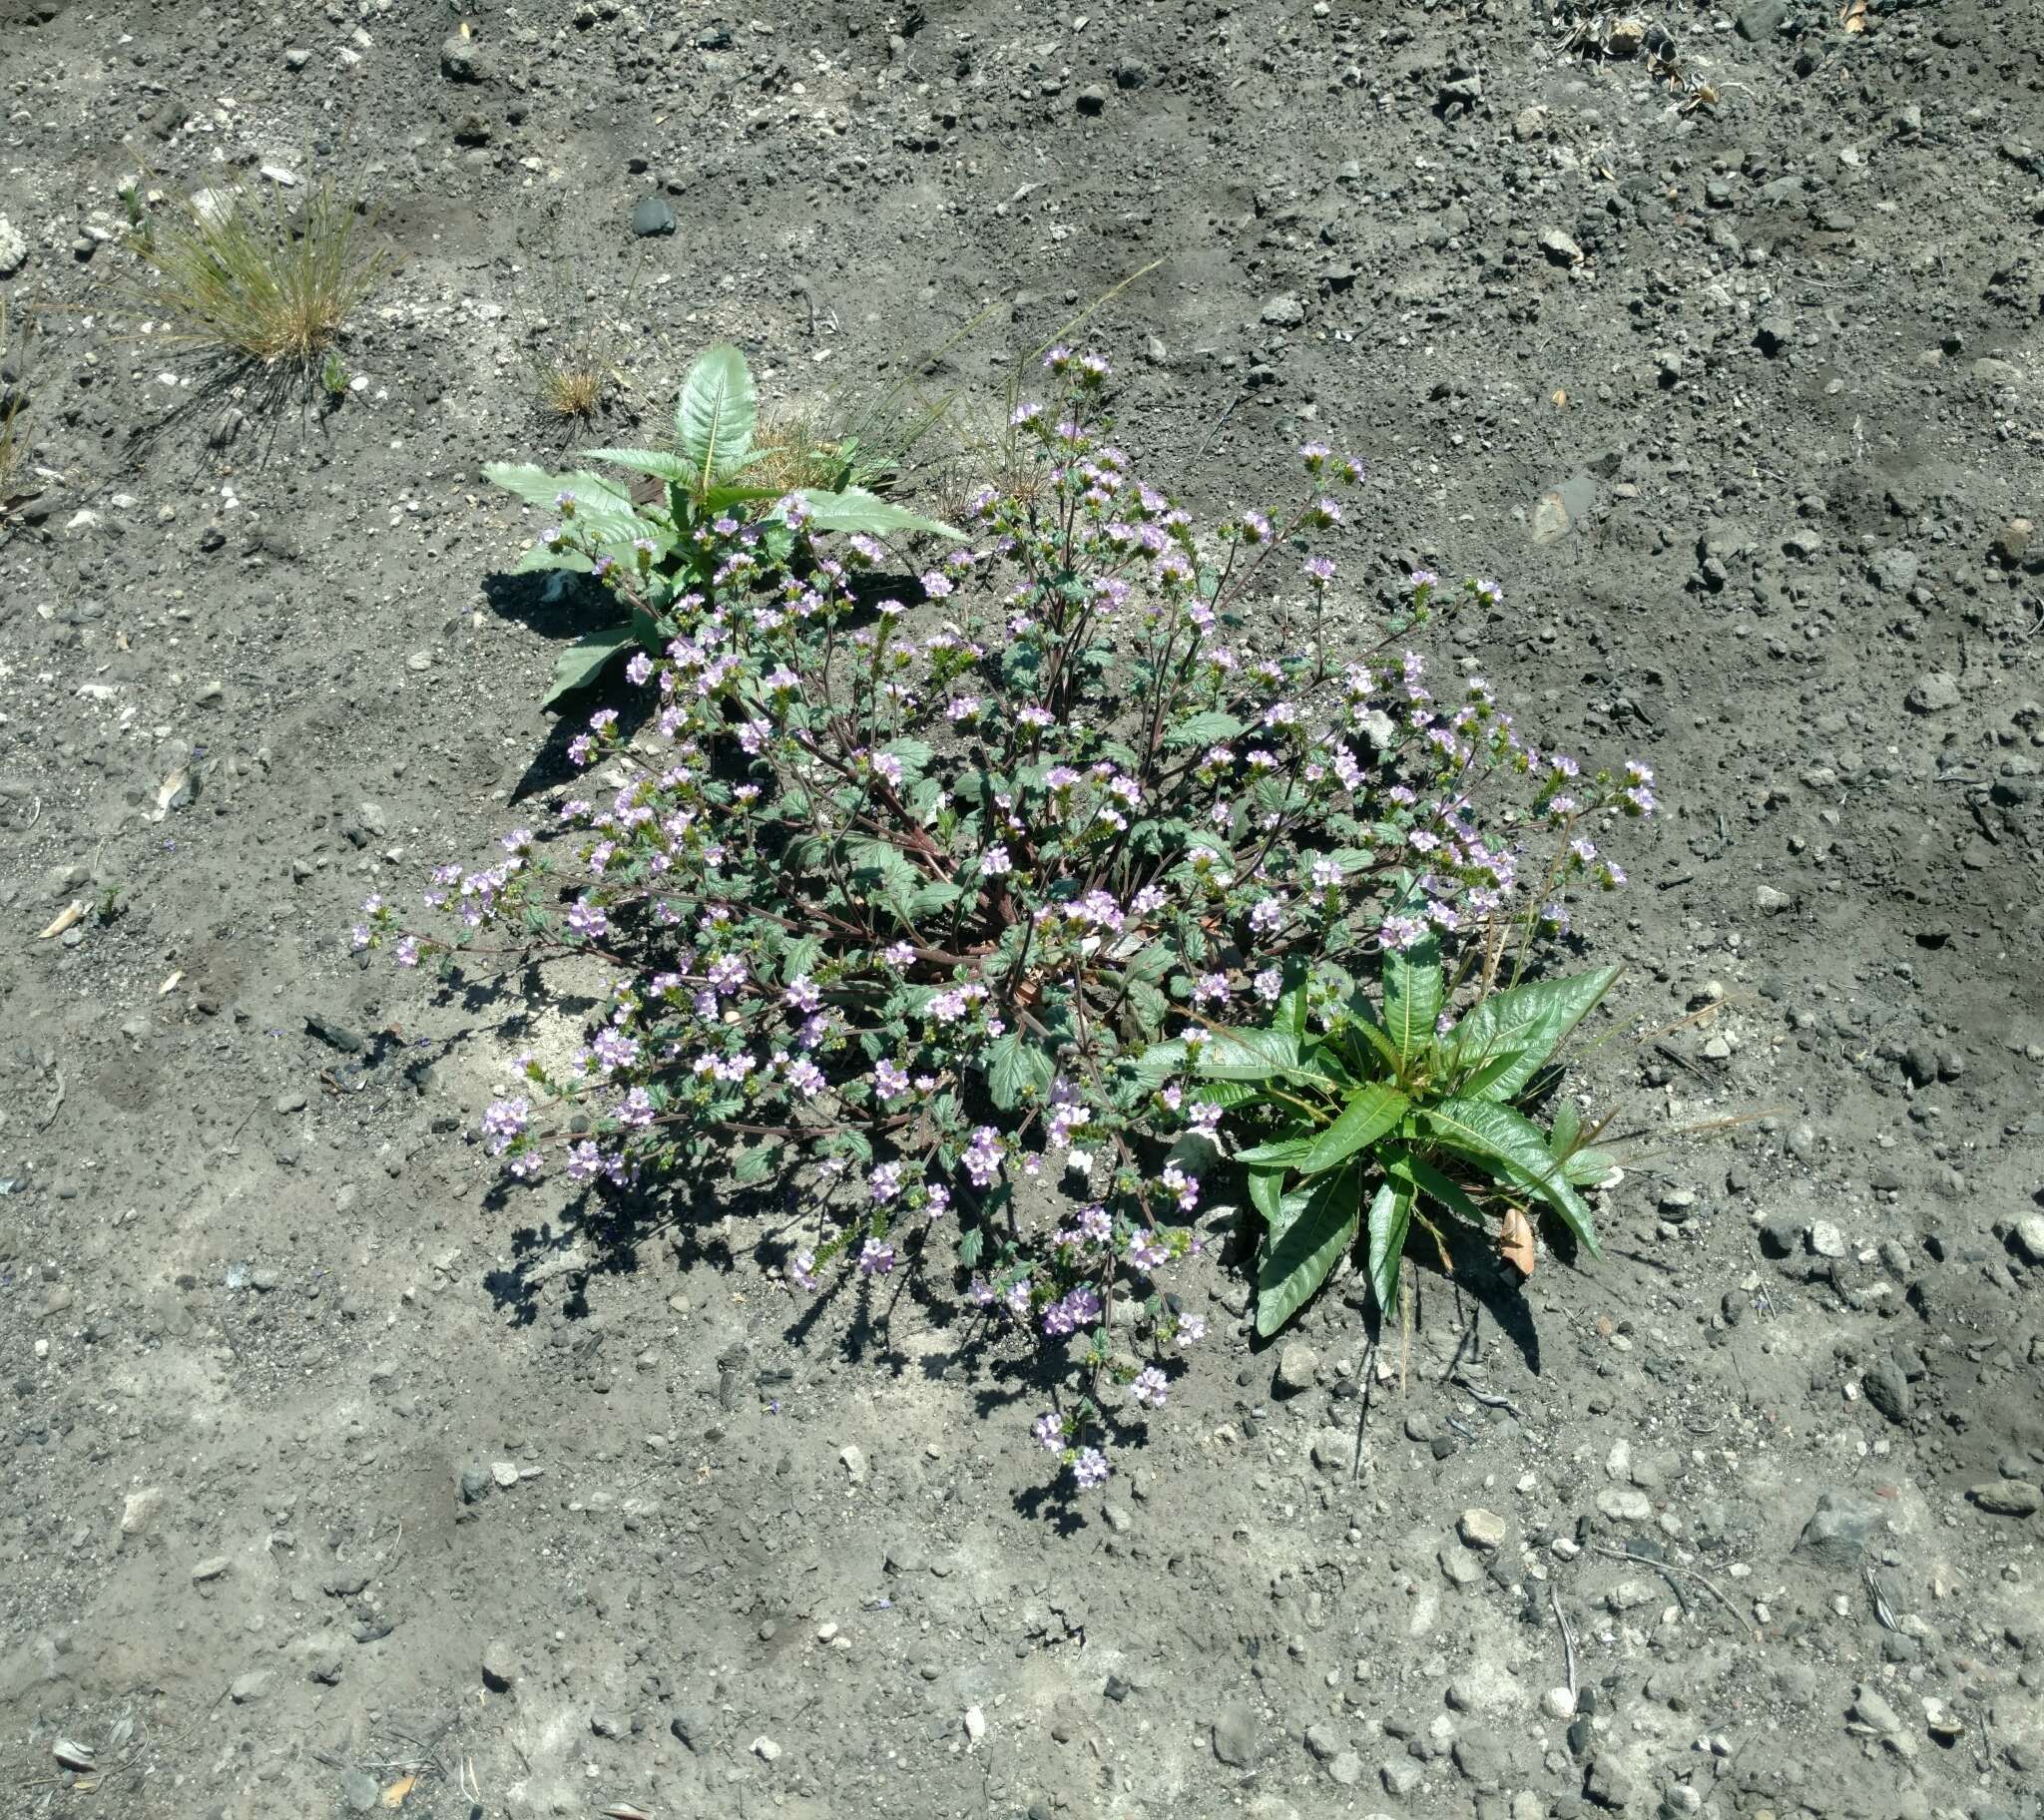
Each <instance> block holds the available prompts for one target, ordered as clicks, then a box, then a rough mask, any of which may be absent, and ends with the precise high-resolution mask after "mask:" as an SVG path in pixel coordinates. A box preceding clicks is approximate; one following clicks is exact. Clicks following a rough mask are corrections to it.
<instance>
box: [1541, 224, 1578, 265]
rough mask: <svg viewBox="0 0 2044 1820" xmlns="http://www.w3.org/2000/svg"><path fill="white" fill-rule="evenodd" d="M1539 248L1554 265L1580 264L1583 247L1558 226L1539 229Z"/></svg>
mask: <svg viewBox="0 0 2044 1820" xmlns="http://www.w3.org/2000/svg"><path fill="white" fill-rule="evenodd" d="M1540 250H1541V251H1542V252H1544V253H1546V254H1547V256H1548V259H1549V260H1550V261H1551V262H1552V263H1554V264H1556V265H1580V264H1582V262H1583V249H1582V247H1580V246H1578V245H1577V244H1576V242H1575V241H1574V240H1573V239H1571V238H1570V237H1569V236H1568V235H1567V234H1566V233H1564V232H1563V231H1562V230H1561V229H1560V228H1542V229H1541V230H1540Z"/></svg>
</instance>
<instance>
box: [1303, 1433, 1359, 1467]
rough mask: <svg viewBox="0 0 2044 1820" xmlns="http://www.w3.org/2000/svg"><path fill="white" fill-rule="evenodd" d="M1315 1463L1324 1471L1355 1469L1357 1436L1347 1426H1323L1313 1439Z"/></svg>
mask: <svg viewBox="0 0 2044 1820" xmlns="http://www.w3.org/2000/svg"><path fill="white" fill-rule="evenodd" d="M1312 1456H1313V1464H1314V1465H1315V1466H1316V1467H1318V1468H1319V1469H1320V1471H1321V1472H1323V1473H1352V1472H1354V1471H1355V1437H1354V1436H1353V1435H1351V1434H1350V1433H1349V1432H1348V1431H1347V1430H1346V1429H1345V1428H1322V1429H1319V1430H1317V1431H1316V1432H1315V1433H1314V1435H1313V1439H1312Z"/></svg>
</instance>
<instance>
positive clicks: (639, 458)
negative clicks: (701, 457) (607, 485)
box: [582, 449, 702, 487]
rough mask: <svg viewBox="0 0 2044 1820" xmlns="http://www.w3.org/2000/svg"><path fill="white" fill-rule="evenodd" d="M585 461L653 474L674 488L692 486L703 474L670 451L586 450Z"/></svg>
mask: <svg viewBox="0 0 2044 1820" xmlns="http://www.w3.org/2000/svg"><path fill="white" fill-rule="evenodd" d="M582 459H583V460H584V461H607V462H609V463H610V464H611V465H612V466H613V467H617V468H630V469H631V470H632V471H633V472H634V473H635V474H652V475H656V476H658V477H659V478H660V479H662V480H664V481H667V482H668V483H669V484H670V485H672V486H678V487H686V486H689V485H692V484H693V483H694V482H695V480H696V479H697V477H698V476H699V474H700V473H701V471H702V470H701V467H700V465H699V466H697V467H694V468H692V467H691V466H690V465H689V464H688V463H687V462H686V461H684V460H683V459H682V458H681V457H680V456H679V455H677V454H675V453H673V452H672V451H671V450H668V449H584V450H583V451H582Z"/></svg>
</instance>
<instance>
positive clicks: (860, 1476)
mask: <svg viewBox="0 0 2044 1820" xmlns="http://www.w3.org/2000/svg"><path fill="white" fill-rule="evenodd" d="M837 1463H838V1465H840V1466H841V1467H843V1468H844V1471H845V1476H846V1477H847V1478H849V1479H850V1481H851V1482H852V1484H853V1485H863V1484H865V1482H866V1455H865V1449H864V1448H862V1447H860V1446H859V1445H858V1444H857V1443H856V1442H853V1443H852V1444H851V1445H850V1446H848V1447H845V1448H842V1449H840V1450H839V1452H838V1455H837Z"/></svg>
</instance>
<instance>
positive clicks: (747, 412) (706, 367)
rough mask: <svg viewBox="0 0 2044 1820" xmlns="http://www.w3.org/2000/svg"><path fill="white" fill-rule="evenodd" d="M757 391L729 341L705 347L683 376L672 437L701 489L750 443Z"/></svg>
mask: <svg viewBox="0 0 2044 1820" xmlns="http://www.w3.org/2000/svg"><path fill="white" fill-rule="evenodd" d="M759 421H760V395H759V393H758V391H757V390H756V389H755V388H754V385H753V369H752V368H751V367H749V366H748V365H747V364H746V357H745V355H744V354H742V353H740V352H739V350H738V349H737V348H735V347H732V346H730V345H729V344H724V345H720V346H717V347H706V348H705V349H704V350H703V351H702V352H701V353H700V354H698V355H697V356H696V359H695V362H694V363H693V364H692V365H691V366H690V368H689V371H688V375H687V376H686V377H685V378H684V379H683V380H682V395H681V397H680V398H679V399H678V400H677V401H676V404H675V441H676V442H677V443H678V444H679V445H680V447H681V451H682V454H683V455H684V456H685V457H686V458H687V459H688V462H689V464H690V470H691V472H690V479H691V481H692V482H693V483H694V484H695V485H696V486H697V488H698V489H699V490H701V491H707V490H708V489H709V487H710V485H711V484H712V483H713V482H714V481H716V480H718V479H719V478H720V477H721V476H723V475H726V474H729V473H731V472H732V471H733V470H734V469H736V468H737V467H739V466H740V465H741V464H742V463H743V462H744V461H745V459H746V456H747V455H748V454H749V453H750V452H751V450H752V447H753V430H754V427H755V426H756V425H757V424H758V423H759Z"/></svg>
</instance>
